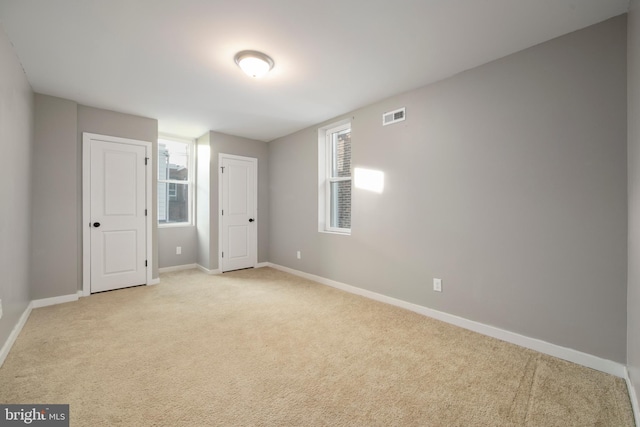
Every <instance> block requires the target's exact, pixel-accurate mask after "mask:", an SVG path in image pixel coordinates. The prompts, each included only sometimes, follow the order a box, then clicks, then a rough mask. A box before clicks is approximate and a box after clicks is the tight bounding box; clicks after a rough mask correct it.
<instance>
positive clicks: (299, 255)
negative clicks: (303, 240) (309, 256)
mask: <svg viewBox="0 0 640 427" xmlns="http://www.w3.org/2000/svg"><path fill="white" fill-rule="evenodd" d="M296 255H297V257H298V259H301V258H302V254H300V251H298V253H297V254H296Z"/></svg>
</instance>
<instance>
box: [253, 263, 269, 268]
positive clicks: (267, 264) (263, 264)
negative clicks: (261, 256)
mask: <svg viewBox="0 0 640 427" xmlns="http://www.w3.org/2000/svg"><path fill="white" fill-rule="evenodd" d="M269 265H270V264H269V263H268V262H259V263H257V264H256V265H255V266H254V267H253V268H263V267H269Z"/></svg>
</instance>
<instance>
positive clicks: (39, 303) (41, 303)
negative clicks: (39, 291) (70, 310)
mask: <svg viewBox="0 0 640 427" xmlns="http://www.w3.org/2000/svg"><path fill="white" fill-rule="evenodd" d="M72 301H78V293H77V292H76V293H75V294H71V295H62V296H59V297H52V298H42V299H34V300H33V301H31V306H32V307H33V308H40V307H47V306H50V305H56V304H64V303H65V302H72Z"/></svg>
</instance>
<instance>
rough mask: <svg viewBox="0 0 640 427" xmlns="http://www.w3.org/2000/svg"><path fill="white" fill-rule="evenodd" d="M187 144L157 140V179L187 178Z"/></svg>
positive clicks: (180, 179)
mask: <svg viewBox="0 0 640 427" xmlns="http://www.w3.org/2000/svg"><path fill="white" fill-rule="evenodd" d="M188 166H189V144H187V143H184V142H178V141H168V140H163V139H160V140H158V179H175V180H178V181H187V180H189V169H188Z"/></svg>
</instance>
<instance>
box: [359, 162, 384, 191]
mask: <svg viewBox="0 0 640 427" xmlns="http://www.w3.org/2000/svg"><path fill="white" fill-rule="evenodd" d="M354 172H355V182H354V185H355V186H356V188H360V189H362V190H367V191H373V192H374V193H382V192H383V191H384V172H382V171H376V170H371V169H363V168H355V170H354Z"/></svg>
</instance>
